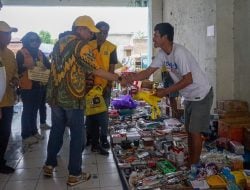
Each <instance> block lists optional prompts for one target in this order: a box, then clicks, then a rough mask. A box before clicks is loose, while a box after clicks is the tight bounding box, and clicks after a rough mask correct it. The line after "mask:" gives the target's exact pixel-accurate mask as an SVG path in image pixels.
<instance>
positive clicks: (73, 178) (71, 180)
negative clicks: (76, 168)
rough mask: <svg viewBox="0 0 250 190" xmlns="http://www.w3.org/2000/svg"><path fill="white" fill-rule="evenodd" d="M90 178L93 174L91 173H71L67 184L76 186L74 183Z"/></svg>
mask: <svg viewBox="0 0 250 190" xmlns="http://www.w3.org/2000/svg"><path fill="white" fill-rule="evenodd" d="M90 178H91V174H90V173H84V172H83V173H82V174H81V175H79V176H74V175H69V177H68V181H67V184H68V185H69V186H74V185H77V184H79V183H82V182H86V181H88V180H89V179H90Z"/></svg>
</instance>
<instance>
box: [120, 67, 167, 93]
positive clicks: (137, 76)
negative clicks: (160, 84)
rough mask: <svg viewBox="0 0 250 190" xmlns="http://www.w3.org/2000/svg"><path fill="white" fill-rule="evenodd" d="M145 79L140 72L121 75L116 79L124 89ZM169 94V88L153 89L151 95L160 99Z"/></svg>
mask: <svg viewBox="0 0 250 190" xmlns="http://www.w3.org/2000/svg"><path fill="white" fill-rule="evenodd" d="M145 78H147V77H146V76H144V75H143V74H142V72H140V73H132V72H130V73H123V74H122V75H121V76H120V77H118V81H119V82H120V84H121V86H124V87H125V86H129V85H133V82H134V81H139V80H142V79H145ZM170 92H171V89H170V88H155V89H154V92H153V95H154V96H157V97H159V98H162V97H165V96H167V95H168V94H169V93H170Z"/></svg>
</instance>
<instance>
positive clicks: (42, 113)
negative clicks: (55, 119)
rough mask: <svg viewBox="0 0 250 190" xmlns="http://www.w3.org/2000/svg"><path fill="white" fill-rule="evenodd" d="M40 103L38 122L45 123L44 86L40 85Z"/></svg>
mask: <svg viewBox="0 0 250 190" xmlns="http://www.w3.org/2000/svg"><path fill="white" fill-rule="evenodd" d="M41 95H42V97H41V98H42V99H41V104H40V107H39V115H40V124H45V123H46V118H47V114H46V86H42V87H41Z"/></svg>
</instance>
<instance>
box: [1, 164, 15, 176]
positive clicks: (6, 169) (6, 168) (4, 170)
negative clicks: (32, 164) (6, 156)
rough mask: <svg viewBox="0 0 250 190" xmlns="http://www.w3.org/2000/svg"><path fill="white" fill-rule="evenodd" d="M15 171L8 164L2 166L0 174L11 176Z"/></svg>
mask: <svg viewBox="0 0 250 190" xmlns="http://www.w3.org/2000/svg"><path fill="white" fill-rule="evenodd" d="M14 171H15V169H14V168H12V167H10V166H7V165H6V164H4V165H2V166H0V173H2V174H11V173H13V172H14Z"/></svg>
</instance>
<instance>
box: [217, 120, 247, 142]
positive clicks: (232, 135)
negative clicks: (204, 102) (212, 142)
mask: <svg viewBox="0 0 250 190" xmlns="http://www.w3.org/2000/svg"><path fill="white" fill-rule="evenodd" d="M244 128H250V118H249V117H243V118H227V119H219V128H218V135H219V137H225V138H228V139H229V140H235V141H238V142H240V143H243V142H244Z"/></svg>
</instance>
